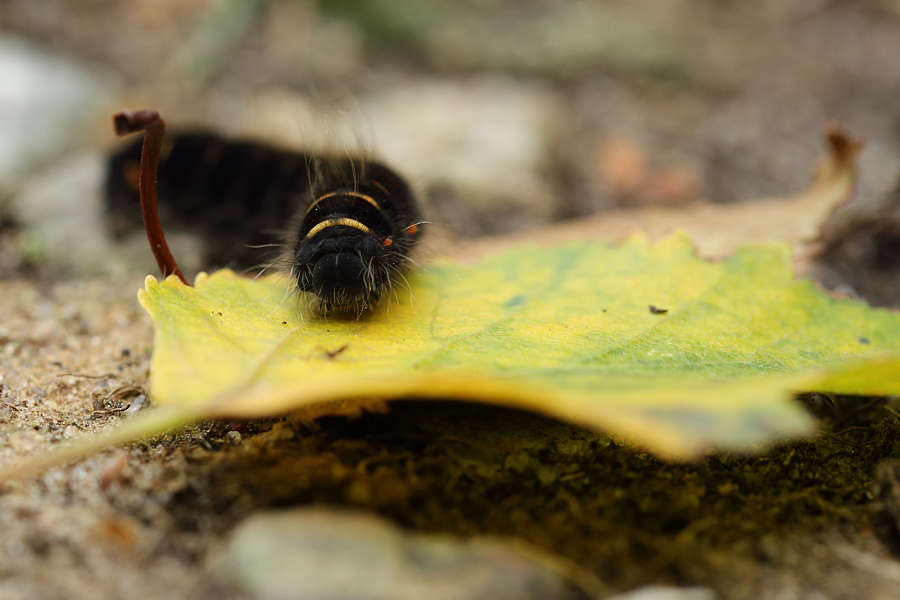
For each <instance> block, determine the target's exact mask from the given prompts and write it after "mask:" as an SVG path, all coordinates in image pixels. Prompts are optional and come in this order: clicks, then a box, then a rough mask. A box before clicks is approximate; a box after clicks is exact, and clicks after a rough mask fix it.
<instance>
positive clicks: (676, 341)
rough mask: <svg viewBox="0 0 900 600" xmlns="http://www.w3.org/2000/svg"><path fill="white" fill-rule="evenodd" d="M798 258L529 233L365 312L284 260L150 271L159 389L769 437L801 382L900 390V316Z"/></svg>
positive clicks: (655, 434) (414, 280)
mask: <svg viewBox="0 0 900 600" xmlns="http://www.w3.org/2000/svg"><path fill="white" fill-rule="evenodd" d="M788 259H789V250H788V247H787V246H786V245H783V246H782V245H774V246H759V247H751V248H746V249H744V250H742V251H740V252H738V253H737V254H736V255H735V256H734V257H732V258H729V259H727V260H724V261H722V262H719V263H709V262H707V261H704V260H701V259H698V258H697V257H696V256H695V255H694V252H693V248H692V247H691V244H690V242H689V240H688V239H687V238H686V237H685V236H683V235H676V236H673V237H670V238H668V239H666V240H664V241H662V242H660V243H658V244H656V245H650V244H649V242H647V240H646V239H645V238H643V237H635V238H632V239H631V240H629V241H628V242H626V243H624V244H622V245H619V246H617V247H613V248H611V247H608V246H606V245H601V244H572V245H567V246H561V247H557V248H554V249H551V250H546V249H539V248H532V247H520V248H517V249H515V250H511V251H509V252H506V253H503V254H499V255H496V256H493V257H490V258H487V259H484V260H482V261H481V262H479V263H477V264H476V265H474V266H471V267H469V266H462V265H443V266H432V267H430V268H428V269H426V270H423V271H420V272H418V273H416V274H414V275H413V276H412V277H410V278H409V287H408V288H407V287H406V286H403V287H399V288H398V289H396V296H395V297H393V298H391V299H390V301H389V302H383V303H382V304H381V305H380V306H379V307H378V308H377V309H376V310H375V311H374V312H372V313H369V314H365V315H363V316H362V318H360V319H358V320H355V319H341V318H335V317H329V318H325V317H322V316H320V315H318V314H317V313H315V312H314V311H312V310H310V309H309V308H308V307H307V306H306V304H305V303H304V302H303V301H302V300H301V299H299V298H298V297H297V296H295V295H294V294H293V293H292V291H291V290H290V285H289V283H288V282H286V281H284V280H279V279H277V278H265V279H258V280H256V281H250V280H247V279H243V278H240V277H238V276H236V275H235V274H234V273H232V272H230V271H220V272H218V273H215V274H213V275H212V276H205V275H201V276H200V277H198V278H197V282H196V287H195V288H190V287H187V286H185V285H183V284H181V283H180V282H178V281H177V280H175V279H174V278H169V279H167V280H166V281H164V282H162V283H158V282H157V281H156V280H155V279H154V278H152V277H148V279H147V285H146V289H145V290H142V291H141V292H140V293H139V299H140V302H141V304H142V305H143V306H144V308H145V309H146V310H147V312H149V313H150V316H151V317H152V319H153V323H154V326H155V330H156V348H155V351H154V355H153V374H152V380H151V394H152V396H153V398H154V400H155V402H156V403H157V404H158V405H162V406H169V407H171V408H172V409H174V410H176V411H180V412H183V414H184V415H185V416H186V417H189V418H204V417H262V416H269V415H273V414H279V413H282V412H285V411H289V410H291V409H296V408H301V407H304V406H308V405H311V404H314V403H319V402H325V401H349V402H352V401H362V400H368V399H372V398H376V399H395V398H403V397H407V398H409V397H415V398H425V397H427V398H441V399H458V400H472V401H479V402H486V403H491V404H498V405H505V406H512V407H518V408H523V409H527V410H531V411H535V412H539V413H542V414H546V415H550V416H554V417H557V418H560V419H563V420H566V421H570V422H574V423H577V424H581V425H587V426H591V427H595V428H598V429H601V430H603V431H605V432H607V433H609V434H611V435H613V436H615V437H617V438H620V439H622V440H625V441H627V442H630V443H634V444H637V445H640V446H642V447H644V448H647V449H648V450H651V451H654V452H657V453H659V454H662V455H667V456H673V457H686V456H691V455H695V454H696V453H698V452H701V451H703V450H705V449H708V448H728V449H747V448H752V447H755V446H758V445H759V444H763V443H767V442H769V441H771V440H773V439H778V438H782V437H786V436H793V435H799V434H802V433H806V432H809V431H810V430H811V419H810V417H808V416H807V414H806V413H805V411H804V410H803V408H802V407H800V406H798V405H796V404H795V403H794V402H792V401H790V398H791V396H792V394H793V392H796V391H805V390H816V391H840V392H844V393H865V394H898V393H900V341H898V340H900V314H898V313H897V312H895V311H890V310H884V309H872V308H869V307H868V306H866V305H865V304H864V303H861V302H857V301H852V300H846V299H835V298H833V297H831V296H829V295H827V294H825V293H823V292H821V291H819V290H818V289H817V288H816V287H815V286H814V285H813V283H811V282H809V281H803V280H801V281H797V280H795V279H794V277H793V273H792V271H791V268H790V266H789V260H788ZM650 306H654V307H657V308H658V309H664V310H665V311H666V312H664V313H661V312H659V311H655V312H654V311H651V310H650Z"/></svg>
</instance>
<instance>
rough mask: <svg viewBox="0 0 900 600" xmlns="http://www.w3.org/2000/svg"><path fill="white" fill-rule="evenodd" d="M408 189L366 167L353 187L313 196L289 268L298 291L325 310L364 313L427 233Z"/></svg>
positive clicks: (373, 166) (391, 175)
mask: <svg viewBox="0 0 900 600" xmlns="http://www.w3.org/2000/svg"><path fill="white" fill-rule="evenodd" d="M419 216H420V215H419V212H418V208H417V207H416V205H415V202H414V200H413V198H412V196H411V193H410V191H409V188H408V186H407V185H406V183H405V182H403V180H402V179H401V178H400V177H399V176H397V175H396V174H395V173H394V172H393V171H390V170H389V169H387V167H384V166H382V165H379V164H378V163H368V164H367V165H366V169H365V172H364V174H363V175H362V176H360V177H359V178H358V179H357V181H356V182H355V184H354V185H353V186H352V187H350V188H345V189H333V188H332V189H330V190H329V191H327V192H324V193H320V194H318V195H316V196H314V197H313V199H312V200H311V202H309V204H308V205H307V206H306V207H305V209H304V211H303V214H302V215H301V216H300V218H299V220H298V222H297V224H296V226H295V228H294V235H295V236H296V237H295V238H294V239H295V241H294V242H293V244H292V255H291V256H290V263H291V268H292V276H293V278H294V279H295V281H296V282H297V289H298V290H299V291H301V292H309V293H311V294H313V295H315V296H316V297H317V298H318V300H319V303H320V308H321V310H322V312H324V313H329V312H347V313H356V315H357V316H359V315H361V314H362V312H363V311H365V310H367V309H369V308H371V307H373V306H374V305H375V304H377V303H378V302H379V300H381V299H382V297H383V296H385V295H386V292H387V291H389V290H390V287H391V286H392V285H393V281H394V279H395V278H396V277H399V276H402V272H403V271H404V270H406V268H407V265H408V263H409V252H410V250H411V249H412V247H413V246H414V245H415V243H416V242H417V241H418V239H419V236H420V235H421V231H422V222H421V221H420V220H419Z"/></svg>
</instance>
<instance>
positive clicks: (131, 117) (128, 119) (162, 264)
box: [113, 110, 190, 285]
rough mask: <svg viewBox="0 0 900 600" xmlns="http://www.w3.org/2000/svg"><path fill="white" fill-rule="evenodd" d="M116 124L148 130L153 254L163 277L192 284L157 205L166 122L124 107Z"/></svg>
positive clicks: (147, 196) (147, 225) (144, 205)
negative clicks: (170, 243)
mask: <svg viewBox="0 0 900 600" xmlns="http://www.w3.org/2000/svg"><path fill="white" fill-rule="evenodd" d="M113 124H114V125H115V128H116V134H118V135H127V134H129V133H136V132H138V131H144V132H146V133H145V134H144V147H143V150H142V152H141V178H140V188H141V212H142V213H143V215H144V229H146V230H147V240H148V241H149V242H150V249H151V250H153V256H155V257H156V264H158V265H159V270H160V271H162V274H163V277H168V276H169V275H172V274H174V275H176V276H177V277H178V278H179V279H180V280H181V282H182V283H184V284H185V285H190V284H189V283H188V281H187V279H185V277H184V275H183V274H182V273H181V269H179V268H178V263H176V262H175V258H174V257H173V256H172V253H171V252H170V251H169V246H168V244H166V236H165V235H164V234H163V228H162V224H161V223H160V222H159V210H158V209H157V207H156V170H157V165H158V163H159V152H160V149H161V148H162V138H163V132H165V130H166V122H165V121H163V119H162V117H160V116H159V113H158V112H156V111H155V110H137V111H129V110H123V111H121V112H119V113H116V114H115V115H113Z"/></svg>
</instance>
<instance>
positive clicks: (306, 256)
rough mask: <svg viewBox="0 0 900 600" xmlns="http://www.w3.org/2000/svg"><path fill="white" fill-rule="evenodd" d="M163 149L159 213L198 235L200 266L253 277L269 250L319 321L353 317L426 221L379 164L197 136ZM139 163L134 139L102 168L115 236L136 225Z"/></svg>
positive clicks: (383, 286) (404, 259) (388, 278)
mask: <svg viewBox="0 0 900 600" xmlns="http://www.w3.org/2000/svg"><path fill="white" fill-rule="evenodd" d="M163 144H164V146H163V151H162V154H161V156H160V162H159V170H158V179H157V186H158V190H159V210H160V214H161V215H162V218H163V222H164V224H166V225H179V226H183V227H187V228H190V229H191V230H193V231H196V232H198V233H200V234H201V235H202V236H203V239H204V245H205V253H206V256H205V260H206V262H207V264H211V265H220V266H221V265H233V266H236V267H242V268H252V267H258V266H261V265H262V264H265V263H266V262H267V261H266V257H267V255H268V258H269V259H270V260H269V261H268V262H271V257H272V251H271V248H272V247H273V246H277V247H279V248H281V252H280V256H279V258H278V260H276V261H275V262H276V264H280V265H281V266H282V267H283V268H284V270H285V271H287V272H288V273H289V275H290V277H291V279H292V280H293V281H294V282H295V284H296V288H297V290H298V291H300V292H305V293H310V294H312V295H313V296H314V297H315V298H317V299H318V303H319V307H320V309H321V311H322V312H324V313H329V312H344V311H347V312H355V313H356V314H357V315H359V314H361V313H362V311H364V310H366V309H368V308H371V307H372V306H374V305H375V304H377V303H378V302H379V300H380V299H381V298H382V296H384V294H385V291H386V290H388V289H389V288H390V286H391V285H392V284H393V282H394V281H395V278H397V277H400V276H402V274H403V272H404V271H405V270H406V269H407V267H408V265H409V264H410V252H411V251H412V249H413V247H414V246H415V245H416V243H417V242H418V241H419V239H420V237H421V235H422V232H423V225H424V222H423V221H422V217H421V213H420V210H419V207H418V204H417V202H416V199H415V197H414V195H413V193H412V191H411V189H410V187H409V185H407V183H406V182H405V181H404V180H403V178H402V177H401V176H400V175H398V174H397V173H396V172H394V171H393V170H392V169H391V168H389V167H388V166H386V165H384V164H382V163H379V162H376V161H371V160H366V159H362V158H355V157H351V156H342V157H338V156H327V155H312V154H305V153H299V152H291V151H287V150H283V149H279V148H275V147H272V146H268V145H265V144H261V143H258V142H252V141H240V140H232V139H227V138H224V137H222V136H219V135H217V134H214V133H209V132H202V131H193V132H183V133H174V134H170V135H168V136H167V138H166V139H165V140H164V142H163ZM140 157H141V142H140V140H137V141H136V142H133V143H131V144H129V145H126V146H124V147H123V148H121V149H120V150H119V151H117V152H116V153H114V154H113V155H112V156H111V158H110V161H109V169H108V174H107V180H106V216H107V223H108V225H109V227H110V229H111V231H112V232H113V233H114V234H116V235H120V234H122V233H124V232H125V231H127V230H129V229H130V228H133V227H135V226H138V225H139V223H140V219H141V212H140V208H139V205H138V201H137V194H138V192H137V172H138V167H139V164H140ZM267 248H268V250H267Z"/></svg>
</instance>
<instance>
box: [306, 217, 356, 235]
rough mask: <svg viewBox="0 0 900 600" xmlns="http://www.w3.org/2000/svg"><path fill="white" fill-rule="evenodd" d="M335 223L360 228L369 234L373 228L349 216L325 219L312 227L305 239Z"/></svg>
mask: <svg viewBox="0 0 900 600" xmlns="http://www.w3.org/2000/svg"><path fill="white" fill-rule="evenodd" d="M334 225H345V226H347V227H353V228H354V229H359V230H360V231H362V232H363V233H368V234H369V235H371V234H372V230H371V229H369V228H368V227H366V226H365V225H363V224H362V223H360V222H359V221H357V220H355V219H347V218H340V219H325V220H324V221H322V222H321V223H317V224H316V226H315V227H313V228H312V229H310V230H309V233H307V234H306V237H305V238H303V239H306V240H308V239H309V238H311V237H312V236H314V235H316V234H317V233H319V232H320V231H322V230H323V229H326V228H328V227H333V226H334Z"/></svg>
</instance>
